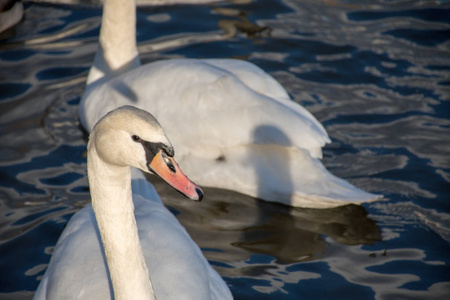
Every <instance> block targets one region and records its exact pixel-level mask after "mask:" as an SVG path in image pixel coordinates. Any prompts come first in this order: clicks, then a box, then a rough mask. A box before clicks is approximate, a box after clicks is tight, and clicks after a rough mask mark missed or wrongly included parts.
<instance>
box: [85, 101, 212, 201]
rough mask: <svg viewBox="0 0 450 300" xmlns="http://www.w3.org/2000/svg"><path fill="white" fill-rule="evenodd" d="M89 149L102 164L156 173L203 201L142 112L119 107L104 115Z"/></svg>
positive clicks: (162, 136)
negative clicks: (93, 150) (93, 151)
mask: <svg viewBox="0 0 450 300" xmlns="http://www.w3.org/2000/svg"><path fill="white" fill-rule="evenodd" d="M92 148H95V151H96V153H97V155H98V157H99V158H100V159H101V160H102V161H103V162H105V163H106V164H109V165H112V166H118V167H126V166H131V167H135V168H139V169H141V170H142V171H144V172H147V173H153V174H156V175H157V176H159V177H160V178H162V179H163V180H164V181H166V182H167V183H168V184H169V185H170V186H172V187H173V188H175V189H176V190H177V191H178V192H180V193H181V194H183V195H185V196H186V197H188V198H191V199H193V200H196V201H200V200H201V199H202V198H203V191H202V190H201V189H200V187H198V186H197V185H196V184H195V183H193V182H192V181H191V180H189V179H188V178H187V176H186V175H185V174H184V173H183V172H182V171H181V169H180V167H179V166H178V164H177V162H176V161H175V159H174V155H175V151H174V149H173V146H172V144H171V143H170V141H169V139H168V138H167V136H166V135H165V133H164V131H163V129H162V128H161V125H160V124H159V123H158V121H157V120H156V119H155V117H153V116H152V115H151V114H150V113H148V112H146V111H144V110H141V109H138V108H136V107H133V106H122V107H120V108H117V109H115V110H113V111H111V112H109V113H107V114H106V115H105V116H103V117H102V118H101V119H100V120H99V121H98V122H97V124H96V125H95V126H94V128H93V130H92V133H91V135H90V137H89V144H88V151H91V149H92Z"/></svg>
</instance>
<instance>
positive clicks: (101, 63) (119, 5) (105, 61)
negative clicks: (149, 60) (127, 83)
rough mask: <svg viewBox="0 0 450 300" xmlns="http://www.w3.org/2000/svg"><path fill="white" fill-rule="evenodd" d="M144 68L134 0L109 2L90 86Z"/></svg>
mask: <svg viewBox="0 0 450 300" xmlns="http://www.w3.org/2000/svg"><path fill="white" fill-rule="evenodd" d="M139 65H140V60H139V54H138V51H137V46H136V4H135V1H134V0H105V1H104V6H103V16H102V25H101V28H100V38H99V46H98V49H97V53H96V56H95V59H94V64H93V65H92V67H91V70H90V72H89V76H88V80H87V83H88V84H91V83H93V82H95V81H97V80H100V79H103V80H106V79H109V78H111V77H113V76H115V75H117V74H121V73H123V72H125V71H128V70H131V69H133V68H135V67H137V66H139Z"/></svg>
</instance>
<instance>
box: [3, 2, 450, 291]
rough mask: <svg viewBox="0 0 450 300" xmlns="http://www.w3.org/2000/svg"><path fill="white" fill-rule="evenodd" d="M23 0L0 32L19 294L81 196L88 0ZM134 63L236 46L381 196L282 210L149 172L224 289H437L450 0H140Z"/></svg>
mask: <svg viewBox="0 0 450 300" xmlns="http://www.w3.org/2000/svg"><path fill="white" fill-rule="evenodd" d="M87 4H89V3H88V1H82V4H81V5H80V4H72V5H66V6H62V5H54V4H39V3H25V18H24V20H23V21H22V22H21V23H20V24H19V25H18V26H17V27H15V28H14V29H13V30H10V31H8V32H5V33H3V34H2V36H1V37H2V40H1V41H0V147H1V148H0V205H1V206H0V298H1V299H30V298H31V297H32V295H33V291H34V290H35V289H36V287H37V285H38V283H39V280H40V278H41V276H42V275H43V273H44V271H45V268H46V266H47V263H48V261H49V259H50V255H51V252H52V247H53V246H54V244H55V243H56V241H57V239H58V236H59V235H60V233H61V231H62V230H63V229H64V226H65V224H66V223H67V221H68V219H69V218H70V217H71V215H72V214H73V213H74V212H75V211H77V210H78V209H79V208H80V207H82V206H83V205H84V204H85V203H87V202H88V201H89V193H88V186H87V178H86V170H85V169H86V157H85V146H86V137H85V135H84V133H83V131H82V130H81V129H80V126H79V122H78V117H77V107H78V103H79V100H80V96H81V95H82V93H83V90H84V82H85V80H86V75H87V71H88V69H89V66H90V64H91V62H92V60H93V55H94V53H95V51H96V46H97V44H96V43H97V37H98V32H99V25H100V16H101V9H100V8H99V7H97V6H92V5H87ZM138 41H139V50H140V52H141V57H142V60H143V62H144V63H145V62H150V61H155V60H159V59H165V58H175V57H190V58H212V57H224V58H230V57H233V58H239V59H246V60H249V61H251V62H252V63H255V64H257V65H258V66H260V67H261V68H263V69H264V70H265V71H267V72H269V73H270V74H272V75H273V76H274V77H275V78H276V79H277V80H279V81H280V82H281V83H282V84H283V85H284V86H285V87H286V89H287V90H288V92H289V93H290V95H291V96H292V98H293V99H294V100H295V101H296V102H298V103H301V104H302V105H304V106H305V107H306V108H307V109H308V110H309V111H311V112H312V113H313V114H314V115H315V116H316V117H317V118H318V119H319V120H320V121H321V122H322V124H324V126H325V128H326V130H327V131H328V132H329V134H330V137H331V139H332V143H331V144H330V145H328V146H327V147H326V148H325V149H324V160H323V161H324V163H325V165H326V167H327V168H328V169H329V170H330V171H331V172H333V173H334V174H335V175H337V176H339V177H342V178H345V179H347V180H349V181H350V182H352V183H353V184H355V185H356V186H358V187H360V188H363V189H365V190H367V191H370V192H373V193H378V194H384V195H385V196H386V197H387V198H388V200H387V201H382V202H375V203H370V204H365V205H363V206H362V207H357V206H347V207H342V208H338V209H330V210H313V209H292V208H288V207H284V206H281V205H276V204H271V203H266V202H262V201H258V200H255V199H251V198H249V197H245V196H242V195H238V194H236V193H233V192H227V191H220V190H215V189H206V194H207V197H206V199H205V201H203V202H202V203H201V204H200V205H192V203H191V202H189V201H183V200H180V199H179V197H178V195H177V194H176V193H173V192H172V191H171V190H170V189H169V188H168V187H166V186H165V185H164V184H161V183H160V182H156V183H155V184H156V186H157V188H158V190H159V192H160V194H161V196H162V198H163V199H164V201H165V203H166V204H167V206H168V207H169V209H170V210H171V211H172V212H173V213H174V214H175V215H176V216H177V217H178V219H179V220H180V222H182V224H183V225H184V226H185V227H186V229H187V230H188V231H189V233H190V234H191V236H192V237H193V239H194V240H195V241H196V242H197V243H198V244H199V245H200V247H201V248H202V250H203V252H204V254H205V256H206V257H207V258H208V260H209V261H210V263H211V264H212V265H213V266H214V267H215V268H216V269H217V270H218V272H219V273H220V274H221V275H222V276H223V278H224V280H225V281H226V282H227V283H228V285H229V286H230V289H231V290H232V292H233V294H234V296H235V298H236V299H374V298H376V299H445V298H446V299H449V298H450V268H449V265H450V259H449V255H450V246H449V243H450V214H449V212H450V210H449V208H450V185H449V181H450V153H449V152H450V105H449V103H450V102H449V100H450V5H449V4H448V3H447V2H446V1H442V2H437V1H434V2H432V1H429V2H427V1H386V2H382V1H351V0H349V1H300V0H284V1H278V0H255V1H253V2H250V3H243V4H233V3H231V2H225V3H219V4H212V5H198V6H185V5H178V6H162V7H141V8H140V9H139V10H138Z"/></svg>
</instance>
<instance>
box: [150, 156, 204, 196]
mask: <svg viewBox="0 0 450 300" xmlns="http://www.w3.org/2000/svg"><path fill="white" fill-rule="evenodd" d="M148 168H149V169H150V171H152V172H153V173H155V174H156V175H158V176H159V177H161V178H162V179H163V180H164V181H165V182H167V183H168V184H169V185H170V186H171V187H173V188H174V189H176V190H177V191H178V192H180V193H181V194H183V195H185V196H186V197H188V198H190V199H192V200H195V201H201V200H202V198H203V191H202V189H201V188H200V187H198V186H197V185H196V184H195V183H193V182H192V181H191V180H189V178H187V176H186V175H184V173H183V172H182V171H181V169H180V167H179V166H178V164H177V162H176V161H175V160H174V159H173V157H170V156H168V155H167V154H165V153H164V152H163V151H162V150H159V151H158V153H156V155H155V157H154V158H153V160H152V161H151V163H150V164H149V165H148Z"/></svg>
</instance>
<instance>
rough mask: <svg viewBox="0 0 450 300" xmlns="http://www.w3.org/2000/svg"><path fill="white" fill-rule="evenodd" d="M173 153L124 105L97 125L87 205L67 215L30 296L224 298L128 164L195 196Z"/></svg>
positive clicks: (147, 120)
mask: <svg viewBox="0 0 450 300" xmlns="http://www.w3.org/2000/svg"><path fill="white" fill-rule="evenodd" d="M173 154H174V151H173V148H172V146H171V144H170V142H169V140H168V139H167V137H166V136H165V134H164V132H163V130H162V129H161V127H160V126H159V124H158V122H157V121H156V119H155V118H154V117H153V116H152V115H150V114H149V113H147V112H145V111H142V110H139V109H137V108H134V107H131V106H125V107H121V108H119V109H117V110H114V111H112V112H110V113H108V114H107V115H106V116H105V117H103V118H102V119H101V120H100V121H99V122H98V124H97V125H96V126H95V127H94V129H93V131H92V133H91V136H90V138H89V143H88V177H89V186H90V191H91V197H92V206H90V205H89V206H87V207H85V208H83V209H82V210H80V211H79V212H77V213H76V214H75V215H74V216H73V217H72V218H71V220H70V222H69V223H68V225H67V227H66V228H65V230H64V232H63V233H62V235H61V237H60V238H59V240H58V243H57V245H56V247H55V250H54V252H53V255H52V258H51V260H50V264H49V266H48V269H47V271H46V273H45V275H44V277H43V279H42V281H41V283H40V285H39V287H38V290H37V292H36V294H35V297H34V299H113V297H112V295H111V289H112V290H113V291H114V299H116V300H120V299H159V300H160V299H205V300H209V299H231V298H232V296H231V293H230V291H229V289H228V287H227V286H226V284H225V282H224V281H223V280H222V278H221V277H220V276H219V275H218V274H217V273H216V272H215V271H214V270H213V269H212V267H211V266H210V265H209V263H208V262H207V260H206V259H205V258H204V256H203V255H202V253H201V251H200V249H199V248H198V246H197V245H196V244H195V243H194V242H193V241H192V240H191V239H190V237H189V235H188V234H187V233H186V231H185V230H184V228H183V227H182V226H181V225H180V223H178V221H177V220H176V218H175V217H174V216H173V215H172V214H171V213H170V212H169V211H168V210H167V209H166V208H165V207H164V205H163V204H162V203H161V200H160V199H159V197H158V195H157V194H156V192H155V190H154V189H153V187H152V186H151V185H150V184H149V183H148V182H147V181H146V180H145V178H144V177H143V175H142V173H141V172H140V171H139V170H136V169H134V168H139V169H141V170H143V171H144V172H150V171H151V172H154V173H156V174H158V175H159V176H160V177H161V178H163V179H164V180H166V182H168V183H169V184H170V185H172V186H173V187H175V188H176V189H177V190H178V191H180V192H181V193H182V194H184V195H186V196H187V197H189V198H191V199H194V200H201V198H202V196H203V194H202V191H201V190H200V189H199V188H198V187H197V186H196V185H195V184H194V183H193V182H191V181H190V180H189V179H188V178H187V177H186V176H185V175H184V174H183V173H182V172H181V170H180V168H179V167H178V165H177V163H176V162H175V161H174V160H173V157H172V156H173ZM130 166H131V167H134V168H131V167H130ZM130 183H131V185H130ZM94 212H95V216H94ZM97 224H98V227H97ZM138 234H139V237H138ZM100 236H101V241H100ZM102 242H103V243H102ZM102 245H103V248H104V251H103V249H102ZM141 245H142V247H141ZM104 253H106V255H104ZM105 256H106V257H105ZM105 260H106V262H105ZM147 267H148V269H147ZM108 274H109V275H108ZM109 276H110V281H109Z"/></svg>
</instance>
